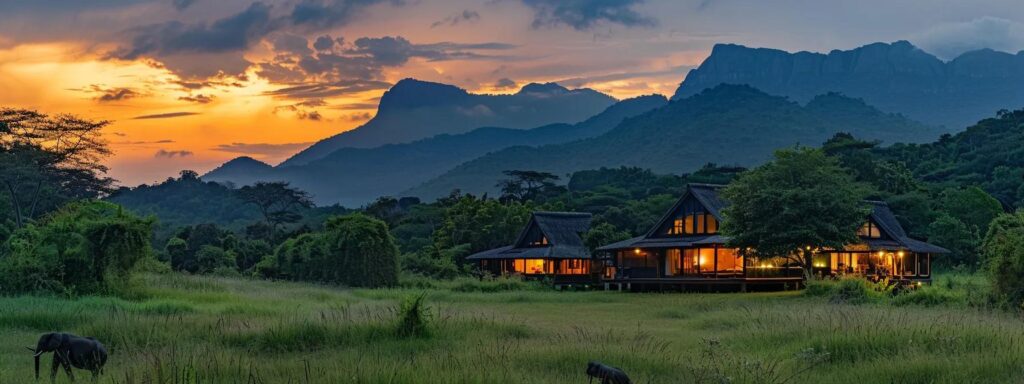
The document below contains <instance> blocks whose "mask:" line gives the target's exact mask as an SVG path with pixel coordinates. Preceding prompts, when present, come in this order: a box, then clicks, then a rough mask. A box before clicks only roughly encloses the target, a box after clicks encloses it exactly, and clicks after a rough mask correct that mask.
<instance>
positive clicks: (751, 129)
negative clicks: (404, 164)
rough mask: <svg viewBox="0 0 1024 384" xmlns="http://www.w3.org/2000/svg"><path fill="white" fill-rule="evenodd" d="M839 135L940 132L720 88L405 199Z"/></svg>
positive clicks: (863, 108) (485, 161) (487, 163)
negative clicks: (510, 179) (525, 176)
mask: <svg viewBox="0 0 1024 384" xmlns="http://www.w3.org/2000/svg"><path fill="white" fill-rule="evenodd" d="M839 131H850V132H851V133H854V134H855V135H857V136H858V137H864V138H868V139H880V140H885V141H909V142H914V141H924V140H930V139H934V138H936V137H938V136H939V135H940V134H941V133H942V132H943V131H942V130H940V129H938V128H935V127H929V126H925V125H922V124H920V123H917V122H914V121H912V120H909V119H907V118H906V117H904V116H902V115H898V114H891V113H884V112H881V111H878V110H877V109H875V108H872V107H871V106H869V105H867V104H866V103H865V102H864V101H863V100H859V99H854V98H849V97H846V96H842V95H839V94H837V93H829V94H825V95H820V96H818V97H815V98H814V99H812V100H811V101H810V102H808V103H807V104H805V105H800V104H798V103H796V102H794V101H792V100H789V99H787V98H785V97H781V96H773V95H769V94H767V93H764V92H762V91H760V90H758V89H755V88H753V87H750V86H747V85H729V84H722V85H719V86H716V87H714V88H710V89H706V90H704V91H702V92H701V93H699V94H697V95H694V96H691V97H688V98H685V99H680V100H674V101H672V102H670V103H669V104H668V105H666V106H664V107H661V108H658V109H655V110H652V111H649V112H647V113H644V114H641V115H638V116H634V117H631V118H628V119H625V120H623V122H622V123H620V124H619V125H618V126H617V127H615V128H614V129H612V130H610V131H609V132H607V133H605V134H604V135H601V136H597V137H593V138H588V139H582V140H578V141H574V142H569V143H564V144H554V145H548V146H541V147H525V146H516V147H509V148H506V149H503V150H501V151H497V152H494V153H490V154H488V155H485V156H482V157H480V158H477V159H474V160H472V161H469V162H466V163H463V164H461V165H459V166H458V167H455V168H453V169H452V170H450V171H448V172H446V173H445V174H443V175H441V176H438V177H436V178H434V179H432V180H430V181H428V182H426V183H424V184H422V185H420V186H417V187H415V188H411V189H410V190H407V191H405V192H403V194H402V195H403V196H416V197H420V198H423V199H425V200H430V199H434V198H438V197H442V196H445V195H447V194H448V193H450V192H451V191H452V190H455V189H459V190H461V191H463V192H468V193H492V194H493V193H496V192H498V191H497V189H496V187H495V185H496V184H497V182H498V181H499V180H500V179H501V178H503V177H504V176H503V175H502V171H505V170H533V171H545V172H551V173H553V174H555V175H564V174H567V173H570V172H573V171H579V170H586V169H598V168H601V167H620V166H635V167H641V168H647V169H651V170H652V171H654V172H657V173H673V174H678V173H681V172H686V171H692V170H695V169H697V168H698V167H700V166H701V165H703V164H705V163H709V162H711V163H718V164H725V165H742V166H750V165H754V164H757V163H759V162H761V161H763V160H765V159H767V158H768V157H769V156H770V155H771V153H772V151H774V150H775V149H778V148H782V147H787V146H792V145H795V144H818V143H821V142H824V141H825V139H827V138H828V137H829V136H830V135H832V134H834V133H835V132H839Z"/></svg>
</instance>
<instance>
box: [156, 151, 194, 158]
mask: <svg viewBox="0 0 1024 384" xmlns="http://www.w3.org/2000/svg"><path fill="white" fill-rule="evenodd" d="M192 155H193V153H192V151H185V150H181V151H168V150H163V149H161V150H159V151H156V153H155V154H153V157H156V158H166V159H173V158H175V157H189V156H192Z"/></svg>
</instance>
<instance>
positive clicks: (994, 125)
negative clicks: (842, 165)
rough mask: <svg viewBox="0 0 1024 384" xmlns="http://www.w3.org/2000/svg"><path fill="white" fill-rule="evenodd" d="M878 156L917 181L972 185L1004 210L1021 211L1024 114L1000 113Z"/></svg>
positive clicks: (1023, 164)
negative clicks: (952, 132)
mask: <svg viewBox="0 0 1024 384" xmlns="http://www.w3.org/2000/svg"><path fill="white" fill-rule="evenodd" d="M879 153H880V154H881V155H884V156H886V157H889V158H891V159H894V160H897V161H900V162H903V163H904V164H906V165H907V167H909V169H910V170H911V171H912V172H913V173H914V175H915V176H917V177H919V178H921V179H922V180H925V181H928V182H932V183H938V184H944V185H977V186H979V187H981V188H983V189H984V190H986V191H987V192H989V193H991V194H992V195H993V196H995V197H996V198H997V199H999V201H1000V202H1002V203H1003V205H1005V206H1007V207H1010V206H1014V207H1024V109H1021V110H1017V111H1012V112H1011V111H1001V112H999V114H998V115H997V116H996V117H993V118H988V119H984V120H982V121H980V122H978V123H977V124H975V125H973V126H971V127H969V128H967V130H965V131H963V132H960V133H957V134H955V135H943V136H942V137H941V138H940V139H939V140H938V141H935V142H933V143H927V144H902V143H901V144H896V145H893V146H891V147H888V148H885V149H882V150H879Z"/></svg>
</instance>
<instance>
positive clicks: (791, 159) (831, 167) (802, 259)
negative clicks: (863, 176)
mask: <svg viewBox="0 0 1024 384" xmlns="http://www.w3.org/2000/svg"><path fill="white" fill-rule="evenodd" d="M867 194H868V190H867V189H866V188H865V187H864V186H863V185H862V184H860V183H857V182H856V181H854V180H853V177H852V176H850V174H849V171H848V170H846V169H844V168H843V167H842V166H840V165H839V163H838V161H837V160H836V159H835V158H832V157H828V156H826V155H825V153H824V152H823V151H821V150H818V149H811V148H796V149H785V150H779V151H776V152H775V158H774V160H772V161H770V162H768V163H766V164H764V165H762V166H760V167H757V168H755V169H753V170H750V171H748V172H746V173H744V174H742V175H740V177H739V178H738V179H737V180H736V181H734V182H733V183H731V184H729V185H728V186H727V187H726V188H725V189H724V190H723V191H722V196H723V198H725V199H726V200H728V201H729V203H730V205H729V207H728V208H726V209H725V211H724V212H723V214H724V215H725V221H724V223H722V228H721V231H722V232H723V234H725V235H726V236H729V237H730V240H729V246H731V247H737V248H741V249H750V251H749V253H750V254H752V255H755V256H759V257H777V256H782V257H790V258H792V259H794V260H795V261H797V262H799V264H800V265H802V266H803V267H804V269H805V271H807V272H808V273H809V272H810V269H811V255H810V250H813V249H820V248H831V249H838V248H842V247H843V246H845V245H847V244H849V243H853V242H856V241H857V240H858V238H857V235H856V230H857V228H858V227H860V225H861V224H863V223H864V219H865V217H867V215H868V214H869V213H870V209H869V208H868V206H867V204H866V203H865V202H864V198H865V197H866V196H867Z"/></svg>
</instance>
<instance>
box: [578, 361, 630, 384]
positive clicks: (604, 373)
mask: <svg viewBox="0 0 1024 384" xmlns="http://www.w3.org/2000/svg"><path fill="white" fill-rule="evenodd" d="M587 376H590V381H591V382H593V381H594V378H597V379H600V380H601V384H632V383H633V382H632V381H630V380H629V376H626V373H625V372H622V370H621V369H619V368H615V367H611V366H607V365H604V364H601V363H599V362H596V361H591V362H589V363H587Z"/></svg>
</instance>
